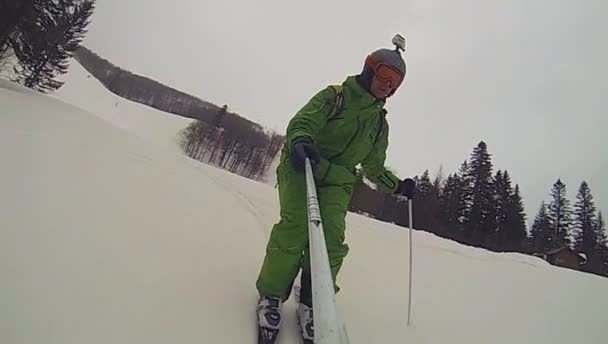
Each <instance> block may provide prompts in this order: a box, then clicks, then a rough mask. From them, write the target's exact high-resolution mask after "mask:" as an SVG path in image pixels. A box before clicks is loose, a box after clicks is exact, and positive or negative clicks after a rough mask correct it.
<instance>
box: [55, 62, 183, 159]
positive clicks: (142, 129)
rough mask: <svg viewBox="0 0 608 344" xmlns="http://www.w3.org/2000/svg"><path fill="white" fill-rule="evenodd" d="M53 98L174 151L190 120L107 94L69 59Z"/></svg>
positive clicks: (92, 78)
mask: <svg viewBox="0 0 608 344" xmlns="http://www.w3.org/2000/svg"><path fill="white" fill-rule="evenodd" d="M62 80H63V81H65V84H64V86H63V87H61V88H60V89H59V90H58V91H57V93H56V96H57V97H58V98H60V99H62V100H65V101H67V102H68V103H70V104H73V105H76V106H78V107H81V108H83V109H85V110H87V111H90V112H92V113H94V114H99V115H100V117H101V118H103V119H105V120H108V121H110V122H111V123H112V124H114V125H115V126H117V127H119V128H123V129H126V130H128V131H129V132H131V133H133V134H135V135H138V136H139V137H142V138H144V139H146V140H148V141H151V142H154V143H157V144H161V145H164V146H166V147H171V148H175V147H177V145H176V143H177V142H178V139H179V131H180V130H182V129H183V128H185V127H187V126H188V124H190V122H192V120H191V119H189V118H185V117H181V116H178V115H174V114H170V113H167V112H163V111H159V110H156V109H154V108H152V107H149V106H146V105H143V104H140V103H136V102H133V101H130V100H127V99H125V98H122V97H120V96H117V95H116V94H114V93H112V92H110V91H109V90H108V89H106V88H105V86H103V84H102V83H101V82H100V81H99V80H97V79H95V77H94V76H93V75H91V74H90V73H89V72H88V71H87V70H86V69H85V68H84V67H83V66H82V65H80V63H78V61H76V60H71V61H70V68H69V70H68V73H67V74H66V75H65V76H63V77H62Z"/></svg>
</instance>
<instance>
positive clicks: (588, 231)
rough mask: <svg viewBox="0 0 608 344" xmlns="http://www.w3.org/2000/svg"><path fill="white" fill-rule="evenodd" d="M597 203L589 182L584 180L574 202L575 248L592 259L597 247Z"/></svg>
mask: <svg viewBox="0 0 608 344" xmlns="http://www.w3.org/2000/svg"><path fill="white" fill-rule="evenodd" d="M595 211H596V208H595V204H594V202H593V195H591V189H590V188H589V185H588V184H587V182H585V181H583V182H582V183H581V185H580V187H579V189H578V193H577V195H576V203H575V204H574V230H575V233H574V248H575V249H576V250H578V251H581V252H584V253H585V254H586V255H587V259H592V256H593V255H595V249H596V247H597V240H598V238H597V233H596V232H595V231H596V228H595V226H594V225H595Z"/></svg>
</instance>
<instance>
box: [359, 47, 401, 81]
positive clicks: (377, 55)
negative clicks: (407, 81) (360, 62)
mask: <svg viewBox="0 0 608 344" xmlns="http://www.w3.org/2000/svg"><path fill="white" fill-rule="evenodd" d="M369 57H371V58H372V59H374V60H376V61H378V62H381V63H385V64H387V65H389V66H393V67H395V68H396V69H397V70H398V71H400V72H401V74H402V75H403V76H405V61H403V58H402V57H401V53H400V52H399V51H398V50H391V49H379V50H376V51H374V52H373V53H371V54H370V55H369ZM366 62H367V61H366ZM365 68H370V67H369V66H368V64H367V63H365V67H364V69H365Z"/></svg>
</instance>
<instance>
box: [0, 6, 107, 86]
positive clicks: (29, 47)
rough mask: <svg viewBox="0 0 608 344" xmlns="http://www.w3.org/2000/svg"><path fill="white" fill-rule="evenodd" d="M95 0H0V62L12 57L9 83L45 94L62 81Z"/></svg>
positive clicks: (81, 37) (79, 41)
mask: <svg viewBox="0 0 608 344" xmlns="http://www.w3.org/2000/svg"><path fill="white" fill-rule="evenodd" d="M94 9H95V0H52V1H45V0H21V1H14V0H13V1H11V0H0V63H1V64H2V65H4V64H5V63H6V61H7V60H9V59H11V58H13V57H14V58H15V59H16V60H17V62H18V63H17V65H15V66H14V77H13V79H12V80H13V81H16V82H18V83H20V84H22V85H24V86H26V87H29V88H32V89H35V90H38V91H41V92H49V91H53V90H56V89H58V88H60V87H61V86H62V85H63V82H61V81H59V80H57V79H56V78H57V77H58V76H59V75H61V74H65V73H66V72H67V69H68V65H69V59H70V57H72V56H73V54H74V52H75V51H76V49H78V47H79V46H80V43H81V42H82V40H83V39H84V37H85V35H86V33H87V26H88V25H89V23H90V16H91V14H92V13H93V11H94Z"/></svg>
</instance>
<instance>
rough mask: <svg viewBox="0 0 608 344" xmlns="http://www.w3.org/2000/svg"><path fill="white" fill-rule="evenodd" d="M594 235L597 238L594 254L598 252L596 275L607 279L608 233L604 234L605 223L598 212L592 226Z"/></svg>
mask: <svg viewBox="0 0 608 344" xmlns="http://www.w3.org/2000/svg"><path fill="white" fill-rule="evenodd" d="M593 227H594V229H595V233H596V236H597V242H596V245H597V246H596V252H598V257H597V258H598V263H599V264H598V265H599V266H598V268H597V270H598V273H600V274H601V275H604V276H607V277H608V237H607V236H608V233H606V223H605V222H604V217H603V216H602V212H601V211H600V212H598V215H597V219H596V221H595V224H594V226H593Z"/></svg>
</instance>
